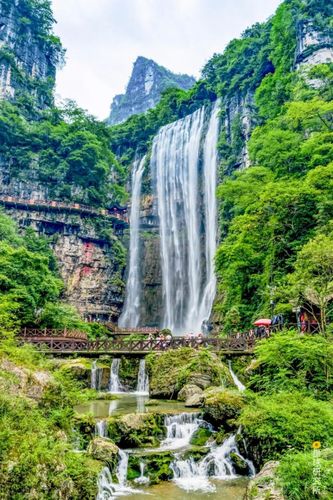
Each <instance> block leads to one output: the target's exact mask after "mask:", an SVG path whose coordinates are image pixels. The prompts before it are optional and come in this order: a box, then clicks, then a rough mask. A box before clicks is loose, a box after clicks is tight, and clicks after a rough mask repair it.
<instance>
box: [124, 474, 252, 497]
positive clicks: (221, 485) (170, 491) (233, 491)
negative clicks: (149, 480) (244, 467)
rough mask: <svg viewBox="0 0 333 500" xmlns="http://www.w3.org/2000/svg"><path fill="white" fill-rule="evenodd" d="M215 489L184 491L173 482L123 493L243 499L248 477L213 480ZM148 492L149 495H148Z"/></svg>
mask: <svg viewBox="0 0 333 500" xmlns="http://www.w3.org/2000/svg"><path fill="white" fill-rule="evenodd" d="M212 484H213V485H214V486H215V491H211V492H203V491H189V492H187V491H184V490H183V489H181V488H179V487H178V486H177V485H176V484H175V483H173V482H162V483H160V484H157V485H154V486H149V487H145V488H142V492H140V493H139V492H137V493H135V495H126V494H125V495H123V496H122V498H123V499H124V500H130V499H131V500H133V499H135V500H191V499H192V500H243V499H244V495H245V492H246V486H247V484H248V480H247V479H237V480H233V481H218V480H212ZM147 493H148V496H147Z"/></svg>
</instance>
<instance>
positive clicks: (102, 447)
mask: <svg viewBox="0 0 333 500" xmlns="http://www.w3.org/2000/svg"><path fill="white" fill-rule="evenodd" d="M87 452H88V455H90V456H91V457H93V458H94V459H95V460H101V461H102V462H105V463H107V464H108V466H109V467H110V468H111V469H112V468H114V467H115V465H116V464H117V462H118V453H119V448H118V446H117V445H115V444H114V443H113V442H112V441H111V440H110V439H104V438H100V437H96V438H94V439H92V440H91V441H90V444H89V446H88V450H87Z"/></svg>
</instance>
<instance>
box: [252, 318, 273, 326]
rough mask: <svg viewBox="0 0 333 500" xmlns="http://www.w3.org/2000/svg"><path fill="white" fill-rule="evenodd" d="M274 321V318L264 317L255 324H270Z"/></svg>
mask: <svg viewBox="0 0 333 500" xmlns="http://www.w3.org/2000/svg"><path fill="white" fill-rule="evenodd" d="M271 323H272V320H270V319H267V318H263V319H257V321H255V322H254V323H253V324H254V325H255V326H270V325H271Z"/></svg>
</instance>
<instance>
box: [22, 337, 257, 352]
mask: <svg viewBox="0 0 333 500" xmlns="http://www.w3.org/2000/svg"><path fill="white" fill-rule="evenodd" d="M21 338H22V340H23V339H24V340H23V341H26V342H30V343H33V344H34V345H36V346H37V347H39V348H41V349H43V348H46V349H50V350H51V351H59V352H66V351H85V352H91V353H93V352H119V353H121V352H126V353H128V352H131V353H136V352H137V353H142V352H147V353H149V352H162V351H167V350H169V349H179V348H182V347H192V348H200V347H213V348H215V349H216V350H221V351H223V350H224V351H240V352H246V351H251V350H252V348H253V347H254V344H255V339H246V338H244V337H241V338H236V337H227V338H217V337H203V338H199V339H198V338H192V339H187V338H184V337H173V338H171V339H170V340H161V339H140V340H130V341H126V340H124V339H119V338H118V339H112V340H111V339H109V340H94V341H88V340H86V339H81V338H73V337H72V338H69V337H68V338H60V337H57V338H56V337H52V336H49V337H47V335H45V336H44V337H43V336H40V337H37V336H29V335H27V336H23V337H21Z"/></svg>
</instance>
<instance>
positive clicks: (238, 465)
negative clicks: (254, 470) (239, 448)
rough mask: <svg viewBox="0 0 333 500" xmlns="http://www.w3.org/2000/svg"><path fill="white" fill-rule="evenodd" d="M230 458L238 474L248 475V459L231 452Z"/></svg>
mask: <svg viewBox="0 0 333 500" xmlns="http://www.w3.org/2000/svg"><path fill="white" fill-rule="evenodd" d="M230 459H231V461H232V465H233V468H234V470H235V472H236V474H239V475H240V476H248V475H249V473H250V468H249V465H248V464H247V462H246V460H244V458H242V457H241V456H239V455H238V454H237V453H230Z"/></svg>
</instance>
